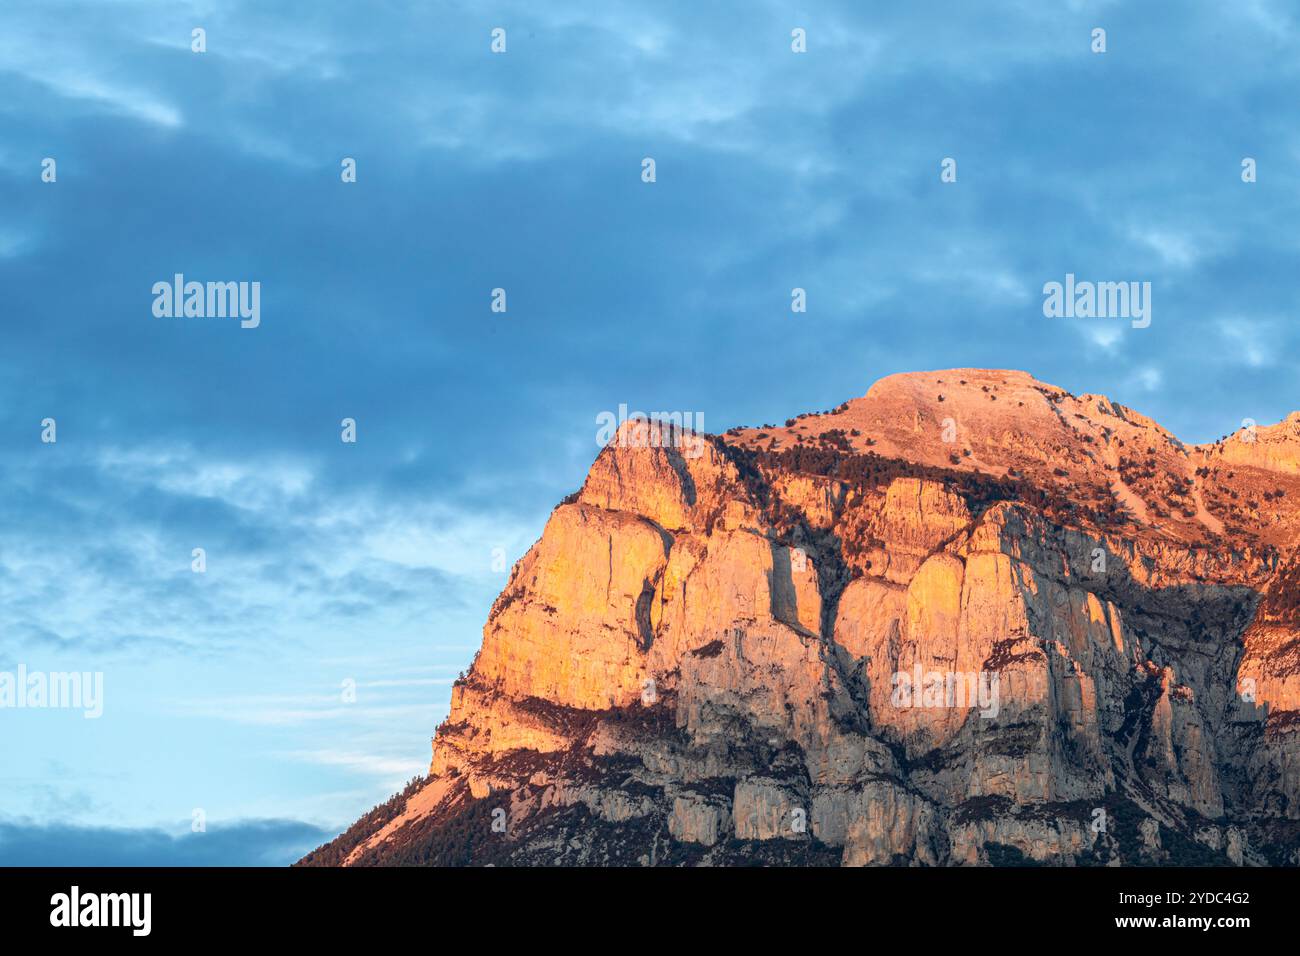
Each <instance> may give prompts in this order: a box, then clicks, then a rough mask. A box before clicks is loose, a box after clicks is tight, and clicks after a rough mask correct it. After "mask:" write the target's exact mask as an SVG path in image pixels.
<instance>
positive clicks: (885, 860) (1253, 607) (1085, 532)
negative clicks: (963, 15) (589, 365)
mask: <svg viewBox="0 0 1300 956" xmlns="http://www.w3.org/2000/svg"><path fill="white" fill-rule="evenodd" d="M1296 430H1297V420H1296V416H1292V417H1291V418H1288V420H1287V421H1285V422H1283V423H1281V424H1280V425H1276V426H1271V427H1260V428H1257V429H1255V430H1254V432H1253V433H1252V438H1253V440H1252V441H1249V442H1245V441H1241V442H1235V443H1234V441H1233V440H1232V439H1230V440H1228V441H1225V442H1220V443H1215V444H1214V445H1208V446H1195V447H1187V446H1184V445H1183V444H1182V443H1181V442H1179V441H1178V439H1177V438H1175V437H1174V436H1173V435H1172V434H1170V433H1169V432H1168V431H1166V430H1165V429H1164V428H1162V427H1161V426H1160V425H1159V424H1158V423H1156V422H1154V421H1152V420H1151V419H1149V418H1147V417H1145V416H1143V415H1141V414H1139V413H1137V412H1135V411H1133V410H1131V409H1128V408H1125V407H1124V406H1122V405H1120V404H1118V403H1115V402H1113V401H1111V400H1110V399H1108V398H1106V397H1105V396H1100V395H1088V394H1085V395H1080V396H1075V395H1072V394H1070V393H1069V392H1066V391H1065V390H1063V389H1060V388H1057V387H1055V386H1052V385H1048V384H1046V383H1043V382H1040V381H1037V380H1036V379H1034V378H1033V377H1032V376H1030V375H1028V374H1027V373H1024V372H1017V371H1002V370H988V369H951V370H944V371H936V372H918V373H909V374H904V375H893V376H889V377H887V378H884V379H882V380H880V381H879V382H877V383H875V384H874V385H873V386H872V387H871V388H870V389H869V390H868V391H867V393H866V395H865V396H863V397H861V398H857V399H851V400H849V401H847V402H845V403H844V404H842V405H840V406H838V407H837V408H835V409H831V410H829V411H825V412H821V413H812V414H801V415H798V416H796V417H794V418H791V419H789V420H787V421H786V422H784V423H783V424H780V425H769V426H764V427H757V428H734V429H731V430H730V431H728V432H727V433H726V434H724V435H721V436H705V435H701V434H697V433H695V432H694V431H692V430H691V429H689V428H688V427H681V426H679V425H678V424H676V423H672V424H668V425H662V424H657V425H649V424H645V423H641V422H638V423H632V422H625V423H623V424H621V425H620V426H619V427H618V428H617V430H616V431H614V432H613V434H612V437H611V441H610V442H609V444H608V445H607V447H605V448H604V449H602V451H601V452H600V454H599V455H598V456H597V458H596V461H595V462H594V464H593V465H592V468H591V471H590V473H589V474H588V476H587V479H586V481H585V482H584V484H583V486H582V488H581V489H580V490H579V491H578V492H577V493H576V494H575V495H572V496H570V497H569V498H567V499H565V501H564V502H562V503H561V504H560V505H558V506H557V507H556V509H555V510H554V512H553V513H552V515H551V516H550V519H549V521H548V522H547V524H546V527H545V529H544V530H543V533H542V536H541V538H540V539H539V540H538V541H537V543H536V544H535V545H534V546H533V547H532V548H531V549H530V550H529V551H528V553H527V554H526V555H525V556H524V557H523V558H522V559H521V560H520V561H519V562H518V564H517V565H516V566H515V567H514V569H513V570H512V572H511V574H510V578H509V581H508V582H507V584H506V586H505V588H504V589H503V591H502V593H501V595H500V597H499V598H498V599H497V601H496V602H495V604H494V606H493V607H492V609H491V612H490V614H489V617H488V621H487V624H486V626H485V628H484V634H483V644H482V647H481V649H480V650H479V652H478V655H477V656H476V658H475V661H474V664H473V666H472V667H471V669H470V670H469V672H468V674H466V676H465V677H464V678H463V679H461V680H459V681H457V683H456V685H455V687H454V690H453V696H452V703H451V713H450V715H449V716H448V718H447V720H446V721H445V722H444V723H443V724H442V726H440V727H439V728H438V732H437V735H436V737H435V740H434V748H433V758H432V762H431V765H430V772H429V775H428V776H427V777H426V778H424V779H422V780H417V781H413V782H412V785H411V787H410V788H408V790H407V792H405V793H404V794H400V795H398V796H397V797H395V798H394V799H393V800H392V801H390V802H389V803H388V804H385V805H383V806H381V807H378V808H376V809H375V810H374V811H372V812H371V813H370V814H368V815H367V816H366V817H364V818H363V819H362V820H361V821H358V823H357V824H356V825H355V826H354V827H353V828H351V829H350V830H349V831H347V832H346V833H344V834H343V835H342V836H340V837H339V838H338V839H337V840H335V841H334V842H333V843H331V844H328V845H327V846H325V847H322V848H321V849H320V850H318V851H316V852H315V853H313V854H312V855H310V856H309V857H308V858H307V859H306V860H305V861H304V862H305V863H315V864H338V863H347V864H374V863H457V864H461V863H464V864H483V863H546V864H562V863H585V864H641V865H658V864H732V863H742V862H743V863H751V862H769V863H791V862H794V863H809V864H822V863H824V864H890V863H910V864H930V865H968V864H970V865H976V864H990V863H1007V862H1019V861H1025V860H1034V861H1040V862H1050V863H1057V864H1070V865H1073V864H1089V863H1092V864H1105V863H1168V862H1215V861H1219V862H1223V861H1232V862H1238V863H1240V862H1247V863H1250V862H1256V863H1258V862H1290V863H1296V862H1300V825H1298V824H1297V823H1296V821H1297V820H1300V756H1298V755H1300V746H1298V744H1300V738H1298V737H1297V736H1296V729H1297V728H1300V656H1298V652H1297V650H1296V648H1297V647H1300V630H1298V628H1300V610H1298V609H1297V607H1296V604H1297V603H1300V602H1297V601H1296V594H1297V582H1300V565H1297V561H1296V555H1297V544H1300V528H1298V527H1297V521H1298V520H1300V516H1298V514H1297V512H1298V510H1300V508H1298V504H1297V503H1300V475H1298V474H1297V469H1295V468H1294V467H1291V466H1290V465H1289V464H1287V463H1288V462H1291V461H1293V459H1292V458H1290V457H1288V455H1289V454H1290V452H1289V451H1288V449H1290V448H1292V443H1293V442H1294V436H1295V432H1296ZM1245 445H1249V446H1251V447H1248V448H1240V447H1239V446H1245Z"/></svg>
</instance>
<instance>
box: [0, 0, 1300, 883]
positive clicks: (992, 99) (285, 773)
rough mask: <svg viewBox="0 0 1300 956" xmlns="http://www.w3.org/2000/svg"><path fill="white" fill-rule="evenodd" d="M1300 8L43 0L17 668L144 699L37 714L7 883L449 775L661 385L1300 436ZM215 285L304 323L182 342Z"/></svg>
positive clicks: (26, 68)
mask: <svg viewBox="0 0 1300 956" xmlns="http://www.w3.org/2000/svg"><path fill="white" fill-rule="evenodd" d="M195 27H202V28H204V29H205V30H206V31H207V52H205V53H202V54H198V53H194V52H192V51H191V30H192V29H193V28H195ZM495 27H503V28H505V30H506V31H507V33H506V36H507V51H506V53H504V54H493V53H492V52H491V51H490V49H489V44H490V40H491V37H490V34H491V31H492V29H493V28H495ZM796 27H801V28H803V29H805V30H806V31H807V46H808V52H807V53H805V54H795V53H793V52H792V51H791V48H790V43H791V40H790V34H791V30H792V29H794V28H796ZM1095 27H1102V28H1104V29H1105V30H1106V31H1107V52H1106V53H1105V54H1095V53H1093V52H1092V51H1091V48H1090V46H1091V32H1092V30H1093V28H1095ZM1298 29H1300V22H1298V21H1297V14H1296V13H1295V12H1294V8H1292V7H1290V5H1288V4H1285V3H1281V2H1278V3H1271V2H1266V0H1243V2H1239V3H1235V4H1233V5H1231V6H1224V5H1223V4H1215V3H1208V2H1207V3H1177V4H1175V3H1141V4H1138V3H1106V2H1088V3H1068V2H1067V3H1052V4H1046V3H1037V2H1028V0H1026V2H1004V3H988V4H979V5H976V4H959V3H947V4H929V3H912V4H866V3H858V2H842V3H839V2H824V0H817V2H814V0H808V2H802V3H799V2H794V3H777V2H771V3H764V2H751V3H728V2H719V3H710V4H698V3H687V2H679V0H664V2H657V3H646V2H638V3H633V2H620V0H602V2H601V3H581V4H580V3H569V2H548V3H545V4H541V3H522V2H483V3H472V4H471V3H403V2H396V0H393V2H382V3H366V4H344V3H335V2H323V0H311V2H297V0H283V2H275V3H266V2H252V0H229V2H221V3H216V2H204V3H200V2H194V3H187V2H165V3H164V2H143V0H136V2H132V0H107V2H105V0H100V2H62V0H40V2H34V0H6V2H5V3H4V4H3V6H2V7H0V293H2V298H0V302H2V303H3V310H4V311H3V318H2V319H0V321H2V322H3V326H2V329H3V338H2V339H0V342H2V343H3V346H2V348H0V671H3V670H9V671H13V670H15V669H16V668H17V667H18V665H19V664H23V665H24V666H26V667H27V668H28V669H29V670H43V671H54V670H77V671H101V672H102V673H103V675H104V698H105V699H104V715H103V716H102V717H101V718H100V719H98V720H86V719H83V717H82V716H81V714H80V713H79V712H75V711H60V710H22V711H19V710H12V709H9V710H5V709H0V740H2V741H3V744H0V746H2V747H3V756H4V760H3V761H0V862H39V861H42V860H48V861H50V862H113V861H121V862H151V861H156V862H177V861H184V860H190V861H193V862H287V861H289V860H291V859H293V858H294V857H295V856H296V855H297V854H298V853H299V852H300V851H301V850H302V849H306V848H310V847H311V846H314V845H315V844H316V843H318V842H320V841H321V840H322V839H324V838H326V837H328V836H329V835H332V834H333V833H334V832H337V830H338V829H340V828H341V827H343V826H345V825H347V824H348V823H350V822H351V821H352V820H353V819H355V818H356V817H357V816H358V815H359V814H360V813H361V812H363V811H364V810H366V809H368V808H369V807H370V806H372V805H373V804H375V803H376V802H379V801H381V800H382V799H384V798H386V797H387V796H388V795H389V794H390V793H392V792H393V791H394V790H396V789H398V788H400V786H401V784H402V783H403V782H404V781H405V780H406V779H407V778H409V777H410V776H412V775H414V774H417V773H421V772H423V771H424V769H425V768H426V767H427V764H428V759H429V737H430V735H431V734H432V733H433V730H434V728H435V726H436V725H437V723H438V722H439V720H440V719H441V718H442V717H443V716H444V715H445V713H446V708H447V704H448V700H449V693H450V683H451V681H452V679H454V677H455V676H456V674H457V673H458V672H459V671H460V670H462V669H463V668H465V667H466V666H468V664H469V662H470V660H471V659H472V657H473V653H474V651H475V649H476V648H477V646H478V642H479V632H480V628H481V626H482V623H483V620H484V619H485V617H486V613H487V609H488V606H489V604H490V602H491V600H492V598H493V597H494V596H495V594H496V592H497V591H498V590H499V589H500V587H501V585H502V584H503V583H504V579H505V573H504V572H502V571H498V570H496V569H494V565H493V558H494V554H496V553H497V552H496V551H494V549H500V551H499V553H500V554H504V555H505V557H506V562H507V564H508V563H509V562H513V561H514V560H515V559H516V558H518V557H519V556H520V555H522V553H523V552H524V551H525V550H526V548H527V547H528V546H529V545H530V544H531V543H532V541H533V540H535V538H536V537H537V535H538V534H539V533H540V530H541V527H542V524H543V522H544V520H545V518H546V515H547V514H548V513H549V511H550V508H551V507H552V506H553V505H554V504H555V502H556V501H557V500H558V499H559V498H560V497H562V496H563V495H564V494H566V493H568V492H570V491H572V490H574V489H575V488H576V487H577V486H578V485H579V484H580V483H581V481H582V478H583V475H584V474H585V472H586V469H587V467H588V466H589V464H590V462H591V460H592V458H593V457H594V456H595V454H596V451H597V446H596V442H595V434H596V430H597V425H596V417H597V415H599V414H600V413H601V412H602V411H606V410H611V411H613V410H617V409H618V406H619V405H620V404H621V403H626V404H628V405H629V406H631V407H633V408H643V409H646V410H650V409H654V410H658V409H672V410H681V411H692V412H697V413H701V414H703V415H704V419H705V424H706V426H707V427H708V429H709V430H711V431H722V430H723V429H725V428H727V427H729V426H731V425H736V424H760V423H763V422H770V421H778V420H784V419H785V418H786V417H788V416H790V415H793V414H795V413H797V412H800V411H807V410H817V409H824V408H829V407H832V406H834V405H836V404H838V403H839V402H841V401H843V400H845V399H847V398H851V397H854V396H857V395H861V394H863V393H864V392H865V391H866V389H867V388H868V386H869V385H870V384H871V383H872V382H873V381H874V380H875V379H877V378H879V377H881V376H882V375H886V374H889V373H892V372H897V371H906V370H916V369H928V368H945V367H952V366H988V367H1013V368H1023V369H1026V370H1028V371H1030V372H1032V373H1033V374H1035V375H1037V376H1038V377H1039V378H1041V379H1044V380H1047V381H1050V382H1053V383H1055V384H1058V385H1062V386H1064V387H1066V388H1069V389H1070V390H1072V391H1075V392H1084V391H1093V392H1103V393H1106V394H1108V395H1110V396H1112V397H1113V398H1115V399H1117V400H1119V401H1121V402H1124V403H1125V404H1128V405H1130V406H1133V407H1135V408H1137V409H1139V410H1141V411H1143V412H1145V413H1147V414H1150V415H1152V416H1154V417H1155V418H1157V419H1158V420H1160V421H1161V422H1163V423H1164V424H1166V425H1167V426H1169V427H1170V428H1171V429H1173V431H1174V432H1175V433H1176V434H1177V435H1179V437H1181V438H1183V439H1184V440H1187V441H1205V440H1212V439H1215V438H1217V437H1219V436H1220V435H1223V434H1226V433H1228V432H1230V431H1232V430H1234V429H1235V428H1237V427H1238V426H1240V424H1241V422H1242V419H1243V418H1252V419H1255V420H1257V421H1259V422H1261V423H1265V422H1272V421H1276V420H1278V419H1280V418H1281V417H1283V416H1284V415H1285V414H1286V413H1287V412H1289V411H1291V410H1292V409H1294V408H1296V407H1298V406H1300V394H1298V393H1300V388H1298V387H1297V386H1296V381H1297V377H1296V371H1297V367H1296V366H1297V359H1296V355H1297V348H1296V346H1297V344H1298V343H1297V333H1296V331H1295V322H1294V314H1295V310H1296V285H1295V277H1296V274H1297V270H1296V267H1295V263H1296V256H1297V252H1298V251H1300V250H1298V248H1297V247H1298V246H1300V233H1297V230H1296V228H1295V223H1296V221H1297V207H1298V206H1300V200H1298V198H1297V197H1300V188H1298V187H1300V123H1298V122H1297V119H1298V118H1300V117H1298V110H1300V105H1298V103H1297V99H1296V93H1297V90H1298V89H1300V84H1298V83H1297V79H1298V78H1300V50H1298V49H1297V47H1298V46H1300V44H1298V43H1297V36H1298V34H1297V30H1298ZM46 157H51V158H54V159H55V160H56V162H57V181H56V182H54V183H46V182H42V180H41V163H42V160H43V159H44V158H46ZM344 157H353V158H355V159H356V162H357V182H356V183H350V184H345V183H343V182H341V181H340V175H339V173H340V162H341V160H342V159H343V158H344ZM645 157H653V158H654V159H655V162H656V174H657V181H656V182H654V183H644V182H642V179H641V169H642V166H641V163H642V159H643V158H645ZM945 157H952V158H954V159H956V161H957V164H958V166H957V168H958V177H957V182H955V183H942V182H941V181H940V176H939V173H940V163H941V161H942V160H943V159H944V158H945ZM1244 157H1252V158H1254V159H1255V160H1256V162H1257V168H1258V181H1257V182H1255V183H1252V184H1247V183H1243V182H1242V179H1241V162H1242V159H1243V158H1244ZM177 272H180V273H184V274H185V275H186V276H187V277H189V278H193V279H199V280H201V281H205V280H222V281H226V280H234V281H240V280H242V281H258V282H260V283H261V289H262V316H261V324H260V326H259V327H258V328H256V329H241V328H240V327H239V324H238V323H237V322H235V321H230V320H224V319H198V318H189V319H184V318H172V319H160V318H156V317H155V316H154V315H153V313H152V310H151V306H152V301H153V300H152V294H151V291H150V290H151V287H152V285H153V283H154V282H157V281H160V280H162V281H169V280H170V279H171V277H172V275H173V274H175V273H177ZM1066 273H1075V274H1076V275H1078V276H1079V277H1080V278H1086V279H1094V280H1106V281H1122V280H1136V281H1150V282H1151V283H1152V290H1153V291H1152V306H1153V315H1152V319H1153V321H1152V324H1151V326H1150V328H1146V329H1133V328H1130V327H1129V326H1128V324H1127V323H1126V322H1123V321H1114V320H1111V321H1106V320H1093V321H1089V320H1083V319H1047V318H1044V316H1043V312H1042V301H1043V296H1042V286H1043V284H1044V283H1046V282H1049V281H1061V280H1062V279H1063V277H1064V276H1065V274H1066ZM497 287H501V288H505V289H506V291H507V296H508V299H507V301H508V311H507V312H506V313H505V314H494V313H493V312H491V311H490V308H489V305H490V299H491V290H492V289H494V288H497ZM794 287H801V288H805V289H806V290H807V296H808V311H807V313H805V314H793V313H792V312H791V310H790V292H791V289H792V288H794ZM47 417H52V418H54V419H55V420H56V421H57V428H58V432H57V435H58V441H57V443H54V444H47V443H42V442H41V440H40V438H41V425H40V423H41V421H42V419H44V418H47ZM345 417H352V418H355V419H356V421H357V424H358V441H357V442H356V443H355V444H344V443H343V442H341V441H340V437H339V432H340V421H341V420H342V419H343V418H345ZM195 547H202V548H204V549H205V550H206V552H207V560H208V570H207V572H206V573H205V574H201V575H200V574H194V573H192V572H191V570H190V562H191V551H192V549H193V548H195ZM349 680H350V681H354V682H355V686H356V689H357V692H356V701H355V702H353V703H346V702H344V700H343V697H342V692H341V688H342V686H343V682H344V681H349ZM196 808H201V809H202V810H203V811H204V813H205V814H206V818H207V821H208V829H207V832H206V833H202V834H192V833H191V832H190V831H191V826H190V823H191V819H192V813H193V811H194V809H196Z"/></svg>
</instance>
